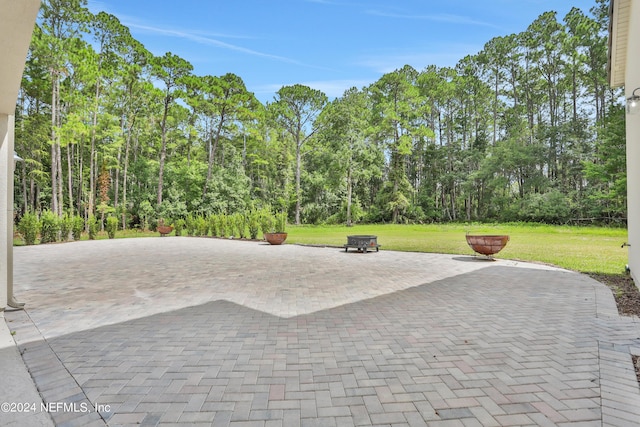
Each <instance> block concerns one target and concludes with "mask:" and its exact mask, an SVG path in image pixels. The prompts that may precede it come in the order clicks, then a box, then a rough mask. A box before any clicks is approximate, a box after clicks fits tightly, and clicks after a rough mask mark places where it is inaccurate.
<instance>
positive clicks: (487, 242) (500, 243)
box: [467, 234, 509, 257]
mask: <svg viewBox="0 0 640 427" xmlns="http://www.w3.org/2000/svg"><path fill="white" fill-rule="evenodd" d="M508 241H509V236H507V235H471V234H467V244H468V245H469V247H470V248H471V249H473V251H474V252H476V253H479V254H481V255H485V256H488V257H492V256H493V255H495V254H497V253H498V252H500V251H501V250H502V249H503V248H504V247H505V246H507V242H508Z"/></svg>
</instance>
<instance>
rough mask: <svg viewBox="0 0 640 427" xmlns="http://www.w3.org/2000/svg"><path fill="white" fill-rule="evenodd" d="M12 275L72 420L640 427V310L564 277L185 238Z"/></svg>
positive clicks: (12, 320)
mask: <svg viewBox="0 0 640 427" xmlns="http://www.w3.org/2000/svg"><path fill="white" fill-rule="evenodd" d="M380 243H382V244H384V242H380ZM15 281H16V293H17V296H18V299H20V300H22V301H25V302H27V310H26V311H24V312H13V313H6V318H7V322H8V325H9V327H10V328H11V329H12V330H14V331H15V332H16V335H15V339H16V341H17V342H18V344H19V347H20V350H21V352H23V359H24V362H25V364H26V366H27V368H28V369H29V371H30V373H31V375H32V377H33V380H34V382H35V384H36V386H37V387H38V390H39V391H40V394H41V395H42V397H43V399H44V401H45V403H47V404H49V405H50V407H51V408H52V411H50V412H51V416H52V418H53V420H54V422H55V423H56V424H57V425H60V426H85V425H96V426H100V425H105V424H107V425H110V426H120V425H162V426H169V425H180V426H195V425H203V426H204V425H213V426H237V427H240V426H243V427H244V426H260V427H275V426H283V427H290V426H412V427H413V426H427V425H428V426H524V425H532V426H545V425H549V426H552V425H589V426H591V425H593V426H596V425H597V426H602V425H607V426H609V425H620V426H633V425H640V389H639V387H638V383H637V381H636V379H635V374H634V371H633V366H632V363H631V354H632V353H636V354H638V353H640V321H639V320H638V319H637V318H624V317H620V316H618V314H617V310H616V306H615V302H614V300H613V296H612V295H611V292H610V291H609V290H608V288H607V287H605V286H604V285H602V284H600V283H598V282H596V281H594V280H592V279H590V278H588V277H586V276H584V275H580V274H577V273H573V272H568V271H564V270H560V269H554V268H549V267H545V266H539V265H533V264H526V263H518V262H513V261H497V262H486V261H479V260H476V259H474V258H473V257H471V256H451V255H436V254H416V253H399V252H392V251H380V252H379V253H369V254H366V255H365V254H357V253H345V252H344V251H342V250H340V249H336V248H316V247H302V246H295V245H285V246H281V247H272V246H268V245H265V244H262V243H257V242H245V241H229V240H222V239H207V238H186V237H183V238H176V237H172V238H162V239H160V238H155V239H151V238H148V239H127V240H113V241H99V242H77V243H68V244H60V245H44V246H34V247H21V248H16V249H15ZM64 404H66V406H65V405H64ZM71 404H75V406H73V405H71ZM56 405H58V406H56ZM58 409H60V410H58ZM0 424H1V423H0Z"/></svg>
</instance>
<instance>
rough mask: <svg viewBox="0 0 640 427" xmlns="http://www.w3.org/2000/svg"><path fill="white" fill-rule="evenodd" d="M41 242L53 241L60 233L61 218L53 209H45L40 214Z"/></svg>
mask: <svg viewBox="0 0 640 427" xmlns="http://www.w3.org/2000/svg"><path fill="white" fill-rule="evenodd" d="M40 227H41V228H40V243H53V242H56V241H57V240H58V235H59V234H60V218H58V215H56V214H54V213H53V212H51V211H44V212H42V215H41V216H40Z"/></svg>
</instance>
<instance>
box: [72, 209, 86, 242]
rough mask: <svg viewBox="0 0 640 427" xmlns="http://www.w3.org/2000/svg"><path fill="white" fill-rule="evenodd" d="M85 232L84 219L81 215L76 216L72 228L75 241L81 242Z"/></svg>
mask: <svg viewBox="0 0 640 427" xmlns="http://www.w3.org/2000/svg"><path fill="white" fill-rule="evenodd" d="M83 230H84V219H83V218H82V217H81V216H80V215H76V216H74V217H73V227H72V234H73V240H80V237H81V236H82V231H83Z"/></svg>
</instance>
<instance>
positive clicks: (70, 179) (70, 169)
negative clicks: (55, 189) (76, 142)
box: [67, 144, 73, 215]
mask: <svg viewBox="0 0 640 427" xmlns="http://www.w3.org/2000/svg"><path fill="white" fill-rule="evenodd" d="M72 150H73V145H71V144H69V145H68V146H67V175H68V176H67V191H69V214H70V215H73V162H72V159H71V151H72Z"/></svg>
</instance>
